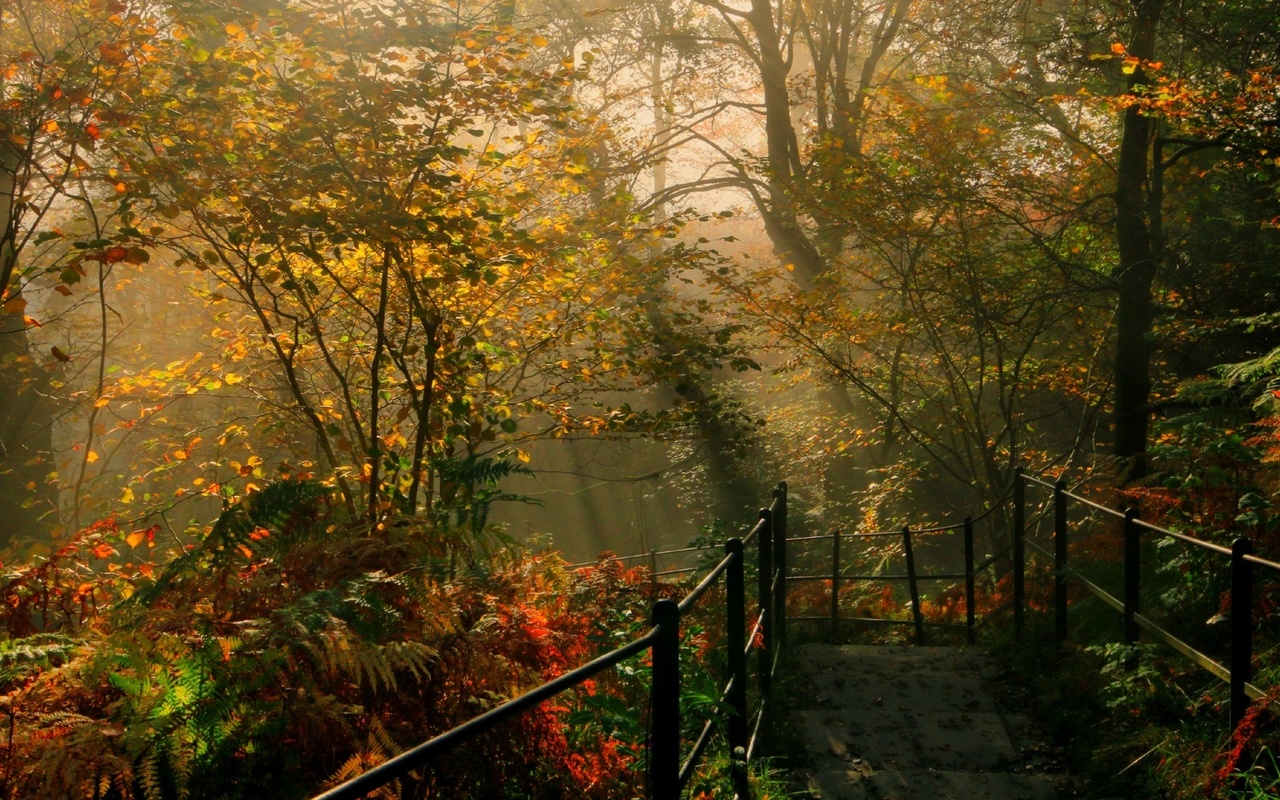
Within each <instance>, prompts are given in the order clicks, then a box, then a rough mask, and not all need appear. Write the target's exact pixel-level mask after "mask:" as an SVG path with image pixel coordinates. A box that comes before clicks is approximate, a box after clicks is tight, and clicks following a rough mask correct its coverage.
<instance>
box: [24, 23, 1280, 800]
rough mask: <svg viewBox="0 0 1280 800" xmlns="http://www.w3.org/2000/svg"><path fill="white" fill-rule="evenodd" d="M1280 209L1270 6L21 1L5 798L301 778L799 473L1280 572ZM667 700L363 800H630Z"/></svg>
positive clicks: (620, 589) (216, 793)
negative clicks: (1212, 549)
mask: <svg viewBox="0 0 1280 800" xmlns="http://www.w3.org/2000/svg"><path fill="white" fill-rule="evenodd" d="M1278 187H1280V16H1278V15H1277V14H1276V8H1275V6H1274V4H1273V3H1272V2H1269V0H1226V2H1210V1H1209V0H1178V1H1177V2H1175V1H1174V0H965V1H964V2H961V0H935V2H930V3H925V2H921V0H874V2H873V1H872V0H527V1H526V0H521V1H520V2H517V0H497V2H487V1H486V0H368V2H358V3H353V2H344V1H343V0H0V292H2V294H0V600H2V602H0V697H2V698H3V699H2V701H0V712H3V713H2V714H0V749H3V751H4V754H5V755H4V758H3V760H2V764H0V797H3V798H35V797H50V798H103V799H104V800H105V799H108V798H112V799H114V798H120V800H132V798H146V799H147V800H156V799H159V798H238V797H281V798H302V797H309V796H312V795H314V794H316V793H318V792H319V791H322V790H323V789H325V788H326V787H329V786H332V785H334V784H336V783H339V782H341V781H342V780H344V779H346V778H348V777H350V776H352V775H355V774H358V773H359V772H360V771H362V770H363V769H365V768H367V767H369V766H371V765H374V764H377V763H380V762H381V761H384V760H386V759H387V758H389V757H390V756H392V755H394V754H395V753H398V752H400V751H402V750H404V749H406V748H408V747H411V746H413V745H414V744H416V743H418V742H420V741H422V740H424V739H425V738H428V736H430V735H432V734H435V733H439V732H441V731H443V730H446V729H448V728H449V727H451V726H452V725H454V724H457V723H459V722H462V721H464V720H466V719H469V718H470V717H472V716H474V715H475V714H476V713H478V712H479V711H482V710H484V709H485V708H487V707H491V706H492V705H494V704H495V703H497V702H501V700H502V699H505V698H509V697H512V696H514V695H516V694H518V693H519V692H521V691H523V690H525V689H527V688H529V687H531V686H534V685H537V684H538V683H540V682H542V681H543V680H546V679H548V678H551V677H554V676H555V675H557V674H559V673H560V672H563V671H564V670H565V669H567V668H572V667H573V666H576V665H577V664H579V663H582V661H584V660H585V659H587V658H589V657H591V656H592V655H593V654H596V653H598V652H600V651H601V650H602V648H606V647H608V646H613V645H615V644H617V643H618V641H619V639H618V637H620V636H623V635H624V634H628V633H634V632H636V631H637V630H640V629H641V628H642V627H643V625H644V624H645V620H646V617H645V615H646V613H647V604H648V602H650V601H651V600H652V593H653V592H654V591H658V589H657V587H656V585H655V584H652V583H651V581H652V576H651V575H649V574H647V573H646V570H645V569H644V568H643V567H637V566H636V564H635V563H632V564H630V565H629V566H626V567H624V566H623V565H622V564H620V563H619V562H617V561H612V560H607V559H604V560H600V561H599V562H596V561H594V559H596V558H597V556H599V554H600V553H601V552H602V551H609V552H614V553H620V554H631V553H641V552H647V551H649V550H651V549H654V548H659V547H680V546H682V545H685V544H688V543H690V542H693V541H695V540H698V541H710V540H713V539H714V540H715V541H721V540H722V539H723V537H724V536H725V535H731V534H729V533H728V532H729V531H731V530H732V529H733V526H734V525H737V524H738V523H739V522H741V521H744V520H750V519H752V518H753V516H754V509H755V508H757V507H758V506H759V505H761V501H762V499H763V498H765V497H767V492H768V488H769V487H771V486H773V485H774V484H775V483H776V482H777V481H778V480H782V479H785V480H787V481H788V483H789V484H790V486H791V487H792V497H793V498H794V499H793V501H792V502H793V504H794V510H793V512H792V513H793V520H794V522H793V523H792V528H793V530H792V533H793V535H804V534H806V533H813V534H818V533H823V532H825V531H830V530H832V529H838V528H843V529H845V530H848V531H853V530H856V529H864V530H879V529H892V528H894V527H895V526H896V527H899V528H900V527H901V526H902V525H904V524H917V523H920V524H924V523H928V522H930V521H933V522H936V521H939V520H949V521H954V519H955V518H957V517H962V516H964V515H966V514H976V513H978V512H980V511H981V510H983V509H986V508H990V507H993V506H996V505H998V504H999V503H1000V502H1001V501H1002V500H1003V499H1004V498H1005V497H1007V494H1008V490H1009V487H1010V485H1011V483H1012V481H1013V477H1014V474H1015V471H1016V470H1017V469H1019V468H1022V469H1024V470H1026V471H1027V472H1028V473H1032V474H1036V475H1041V476H1044V477H1046V479H1049V480H1057V479H1061V480H1064V481H1068V482H1069V483H1070V484H1071V485H1072V486H1073V487H1079V491H1082V492H1083V491H1086V490H1087V491H1089V492H1091V493H1092V494H1091V496H1095V497H1097V498H1098V499H1099V502H1110V503H1115V502H1120V501H1123V502H1125V503H1128V504H1131V505H1135V506H1140V507H1141V509H1142V513H1143V517H1144V519H1150V520H1151V521H1153V522H1155V523H1157V524H1161V525H1166V526H1170V527H1175V528H1176V529H1177V530H1180V531H1184V532H1187V533H1190V534H1194V535H1196V536H1199V537H1202V538H1204V539H1205V540H1208V541H1212V542H1217V543H1221V544H1225V545H1227V546H1229V545H1230V543H1231V541H1232V540H1233V539H1234V538H1236V537H1239V536H1248V537H1250V539H1251V540H1252V543H1253V548H1254V550H1255V552H1257V553H1259V554H1262V555H1264V556H1266V557H1268V558H1272V559H1280V513H1278V512H1277V510H1276V503H1277V502H1280V500H1278V497H1277V495H1278V494H1280V471H1278V470H1277V465H1278V464H1280V190H1278ZM989 536H990V539H991V541H990V543H989V544H990V547H996V546H998V545H999V544H1000V542H1001V541H1003V540H1004V539H1005V538H1007V536H1008V520H1001V519H1000V518H999V515H996V524H994V525H993V527H992V530H991V532H990V534H989ZM1162 552H1163V551H1162ZM884 556H885V554H884V553H880V552H868V553H867V554H865V563H866V564H870V565H875V564H877V563H878V564H880V566H883V560H882V559H883V557H884ZM1155 558H1156V559H1157V561H1158V562H1159V566H1158V568H1159V569H1161V570H1163V571H1164V573H1165V574H1166V575H1170V576H1174V577H1173V579H1174V580H1175V581H1176V583H1177V588H1176V591H1175V590H1174V589H1170V591H1169V592H1168V593H1167V595H1166V597H1167V599H1168V602H1169V604H1170V607H1171V608H1172V611H1171V612H1170V613H1175V615H1176V613H1183V614H1184V615H1185V616H1186V617H1187V618H1188V619H1191V618H1192V617H1195V618H1196V620H1197V622H1196V624H1200V623H1201V622H1202V620H1203V619H1204V617H1205V616H1207V615H1212V614H1213V613H1214V611H1215V610H1216V608H1217V606H1218V605H1219V595H1220V593H1221V591H1222V587H1221V586H1220V585H1219V583H1218V582H1217V581H1216V579H1215V578H1213V577H1212V576H1210V575H1209V574H1208V572H1207V571H1206V570H1205V569H1204V568H1203V565H1200V564H1197V563H1188V562H1187V561H1186V560H1185V559H1183V558H1181V557H1178V556H1175V555H1173V554H1172V553H1166V554H1165V555H1159V554H1157V555H1156V556H1155ZM1160 559H1163V560H1162V561H1161V560H1160ZM585 560H591V561H590V562H589V563H590V566H586V567H584V568H580V569H579V568H575V566H574V562H583V561H585ZM994 590H995V589H993V591H994ZM1259 591H1260V593H1261V596H1262V600H1261V601H1260V602H1259V604H1258V611H1257V614H1258V619H1257V620H1256V625H1257V627H1258V628H1259V630H1264V629H1265V630H1270V631H1272V632H1275V631H1274V623H1273V621H1271V620H1270V615H1271V611H1272V609H1273V608H1274V605H1275V601H1276V600H1277V599H1278V598H1280V585H1276V584H1267V585H1265V586H1262V587H1261V588H1260V590H1259ZM935 600H937V598H935ZM1206 608H1208V609H1209V612H1208V614H1206V613H1204V609H1206ZM1210 621H1211V622H1212V621H1213V620H1212V619H1211V620H1210ZM708 636H709V635H708V634H706V633H705V632H700V631H699V630H698V629H696V628H695V629H694V632H693V633H691V634H690V635H689V638H688V640H687V641H685V642H684V643H683V645H682V646H684V647H686V648H687V649H688V651H689V653H690V659H691V660H690V666H689V669H690V670H691V671H692V672H693V673H694V674H697V673H698V671H699V670H701V669H703V668H704V667H705V666H706V665H705V664H704V663H703V662H704V661H705V660H706V659H705V658H704V657H705V656H706V652H707V650H708V648H709V646H710V643H709V641H708ZM700 659H701V660H700ZM644 671H645V667H644V666H637V667H636V668H635V669H634V670H631V671H620V672H618V673H617V674H615V675H613V676H612V677H611V678H610V679H609V680H608V681H604V680H602V681H601V683H600V685H599V686H596V685H594V684H593V685H592V686H591V687H590V689H589V690H586V689H584V690H582V691H579V692H577V693H575V694H573V695H571V696H567V697H566V698H565V699H563V701H562V702H559V704H558V705H555V706H544V707H542V708H541V709H540V710H539V711H538V712H537V713H535V714H533V715H530V716H528V717H525V718H522V721H521V722H520V723H519V725H518V726H516V727H515V728H512V729H510V730H507V731H506V732H505V733H503V734H502V736H504V737H506V738H505V739H503V740H502V741H498V742H491V743H490V747H489V749H488V750H487V751H486V752H487V753H489V754H488V755H481V754H480V752H479V751H477V752H476V753H474V754H472V755H470V756H467V757H460V758H459V759H457V760H455V761H454V762H451V763H450V764H449V765H448V768H447V769H443V768H442V770H441V771H439V772H437V773H433V774H431V775H428V776H425V777H423V778H422V779H421V780H420V781H419V782H418V783H417V784H416V785H414V786H405V787H401V788H402V790H403V791H402V793H398V794H394V795H392V794H388V795H387V796H388V797H391V796H395V797H401V796H403V797H436V796H439V797H459V798H462V797H476V798H490V797H493V798H497V797H510V798H517V797H521V798H526V797H527V798H534V797H536V798H543V797H545V798H555V797H587V798H595V797H598V798H614V797H619V798H621V797H632V796H635V794H636V792H638V791H639V789H637V786H638V785H639V784H638V783H637V782H640V783H642V782H643V770H642V769H641V770H640V771H639V774H637V766H636V765H637V764H642V763H643V753H642V751H643V746H644V730H643V727H642V726H640V724H639V723H637V722H636V721H634V720H632V719H631V718H630V717H627V715H626V714H625V713H624V712H626V711H627V710H628V709H630V708H634V707H636V706H637V705H638V704H642V703H643V700H639V699H637V697H639V696H640V695H638V694H637V692H639V691H640V689H639V687H640V686H641V684H643V681H644V674H643V673H644ZM1259 677H1260V678H1261V676H1259ZM1271 677H1273V678H1275V677H1280V668H1277V669H1276V670H1275V671H1274V673H1272V674H1271ZM1277 683H1280V681H1277V680H1272V681H1271V683H1270V685H1276V684H1277ZM709 702H711V701H709ZM1273 702H1274V698H1273ZM1251 719H1252V721H1251V723H1250V724H1251V725H1255V726H1257V725H1259V724H1261V723H1259V722H1258V720H1257V719H1255V718H1251ZM1267 724H1270V725H1271V726H1272V728H1266V729H1265V730H1262V729H1260V730H1258V731H1254V730H1253V729H1252V728H1251V729H1250V730H1251V733H1250V734H1249V735H1250V736H1251V737H1253V736H1256V737H1263V736H1264V735H1272V736H1273V735H1274V730H1273V729H1274V726H1275V722H1274V720H1272V721H1271V722H1269V723H1267ZM1264 728H1265V726H1264ZM1268 731H1271V733H1268ZM1259 741H1261V739H1259ZM1219 744H1222V743H1219ZM1226 746H1228V748H1229V745H1226ZM1271 746H1275V745H1274V742H1273V743H1272V745H1271ZM1256 749H1257V748H1255V750H1256ZM1260 752H1261V755H1259V753H1257V752H1255V753H1254V755H1255V756H1257V757H1258V758H1259V759H1260V760H1259V766H1258V769H1260V770H1262V773H1263V774H1264V775H1266V776H1269V778H1268V779H1276V763H1277V762H1276V758H1275V756H1274V755H1272V756H1270V761H1269V762H1266V761H1265V759H1262V755H1266V754H1268V753H1270V752H1271V751H1270V750H1268V748H1267V747H1263V748H1261V751H1260ZM493 753H498V754H499V755H497V756H494V755H492V754H493ZM1176 755H1177V754H1176V753H1175V754H1172V755H1170V758H1173V757H1175V756H1176ZM1237 755H1238V754H1237ZM1217 757H1218V756H1216V755H1214V754H1209V755H1208V756H1206V758H1208V759H1209V761H1213V759H1214V758H1217ZM1237 760H1238V759H1237ZM1206 763H1207V762H1206ZM1213 763H1215V764H1218V766H1215V767H1213V769H1218V768H1219V767H1220V764H1219V763H1218V762H1213ZM1231 763H1232V764H1233V765H1235V764H1236V761H1232V762H1231ZM1267 763H1269V765H1270V766H1269V767H1267V766H1266V764H1267ZM1163 764H1164V760H1163V759H1162V762H1161V768H1162V769H1163ZM1239 766H1240V769H1242V770H1243V769H1245V766H1244V765H1239ZM1268 769H1269V770H1270V771H1269V772H1267V770H1268ZM1171 780H1172V781H1173V782H1175V783H1176V782H1177V781H1178V780H1180V779H1178V778H1176V777H1175V778H1172V779H1171ZM1240 785H1241V784H1239V782H1236V783H1232V782H1230V781H1226V782H1224V781H1222V780H1218V781H1217V783H1212V782H1211V785H1210V786H1209V788H1208V789H1206V788H1205V786H1204V784H1203V783H1199V784H1197V785H1195V786H1184V787H1182V789H1180V790H1177V791H1186V792H1191V794H1177V793H1176V791H1175V790H1174V789H1172V788H1170V789H1167V791H1168V792H1169V794H1167V795H1155V794H1153V795H1152V796H1170V797H1173V796H1178V797H1183V796H1186V797H1190V796H1200V797H1202V796H1205V793H1206V792H1210V793H1212V792H1218V794H1217V795H1214V796H1222V797H1226V796H1267V795H1266V794H1265V793H1263V794H1257V795H1247V794H1241V793H1240V792H1241V791H1243V790H1240V789H1239V787H1240ZM1251 785H1253V784H1251ZM1271 785H1272V786H1273V787H1274V786H1275V785H1276V784H1274V783H1273V784H1271ZM264 787H265V788H264ZM719 791H720V790H718V789H715V788H714V787H708V788H706V789H705V792H704V796H706V797H719V796H722V795H721V794H719V793H718V792H719ZM1152 791H1154V790H1152ZM1233 791H1234V792H1236V794H1234V795H1232V794H1230V793H1231V792H1233ZM728 796H732V795H731V794H730V795H728Z"/></svg>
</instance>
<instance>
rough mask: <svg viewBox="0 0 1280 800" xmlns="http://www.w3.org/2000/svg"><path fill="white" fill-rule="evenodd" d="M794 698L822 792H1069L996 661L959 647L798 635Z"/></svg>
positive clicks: (1019, 796) (832, 795)
mask: <svg viewBox="0 0 1280 800" xmlns="http://www.w3.org/2000/svg"><path fill="white" fill-rule="evenodd" d="M792 663H793V664H794V665H795V667H796V670H797V672H798V673H799V675H800V676H801V677H800V680H801V684H800V685H799V687H797V688H798V689H799V691H797V692H795V693H793V695H792V696H793V697H795V698H797V703H796V706H795V708H794V709H793V713H794V714H795V715H796V719H797V720H798V722H799V725H800V727H801V728H802V731H803V735H804V737H805V739H806V744H807V749H808V752H809V755H810V762H811V766H810V768H809V770H808V782H809V792H810V794H811V796H812V797H814V798H820V799H821V800H936V799H937V798H959V799H964V800H968V798H974V800H1061V799H1062V798H1068V797H1071V796H1072V795H1073V794H1074V793H1073V792H1072V791H1071V788H1070V781H1069V779H1068V778H1067V776H1065V775H1063V774H1062V773H1061V772H1055V771H1054V770H1055V765H1054V762H1053V758H1052V753H1051V751H1050V748H1049V747H1048V746H1047V745H1046V743H1045V740H1044V739H1043V738H1042V737H1041V736H1039V735H1038V734H1037V733H1036V731H1035V729H1034V725H1033V724H1032V721H1031V720H1030V719H1029V718H1028V717H1026V716H1025V715H1021V714H1016V713H1006V712H1004V711H1002V710H1001V709H1000V707H999V704H998V703H997V702H996V692H995V688H996V685H995V680H994V679H995V677H996V673H997V670H996V667H995V666H994V664H993V663H992V662H991V660H990V659H989V658H988V657H987V656H986V655H985V654H983V653H981V652H980V651H978V650H976V649H973V648H962V647H937V648H934V647H893V646H865V645H842V646H837V645H821V644H807V645H803V646H802V647H801V648H800V652H799V653H798V654H796V657H795V658H794V659H793V661H792Z"/></svg>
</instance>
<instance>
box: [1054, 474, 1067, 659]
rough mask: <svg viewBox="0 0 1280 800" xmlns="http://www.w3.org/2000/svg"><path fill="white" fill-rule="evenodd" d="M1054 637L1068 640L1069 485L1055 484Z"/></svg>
mask: <svg viewBox="0 0 1280 800" xmlns="http://www.w3.org/2000/svg"><path fill="white" fill-rule="evenodd" d="M1053 636H1054V639H1055V640H1056V641H1058V642H1065V641H1066V640H1067V484H1066V483H1064V482H1063V481H1056V482H1055V483H1054V484H1053Z"/></svg>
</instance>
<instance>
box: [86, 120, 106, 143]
mask: <svg viewBox="0 0 1280 800" xmlns="http://www.w3.org/2000/svg"><path fill="white" fill-rule="evenodd" d="M84 132H85V133H87V134H88V135H89V138H90V139H92V140H94V141H95V142H96V141H98V140H99V139H101V138H102V129H101V128H99V127H98V123H96V122H90V123H89V124H88V125H86V126H85V127H84Z"/></svg>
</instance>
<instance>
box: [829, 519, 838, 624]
mask: <svg viewBox="0 0 1280 800" xmlns="http://www.w3.org/2000/svg"><path fill="white" fill-rule="evenodd" d="M839 632H840V529H839V528H836V529H835V530H834V531H833V532H832V533H831V642H832V644H835V642H836V641H837V636H838V635H839Z"/></svg>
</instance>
